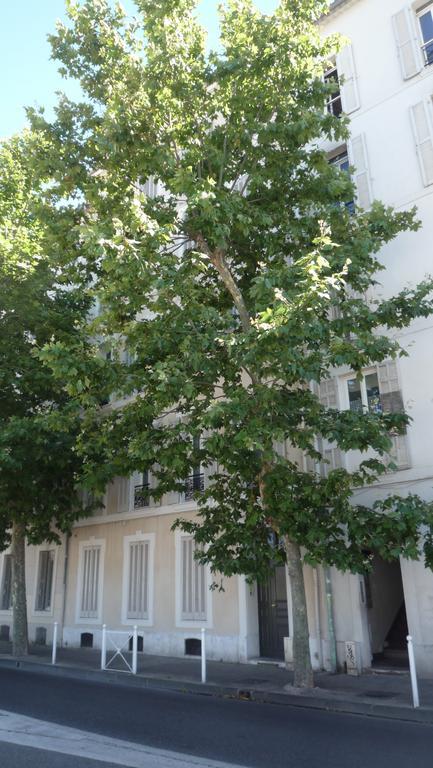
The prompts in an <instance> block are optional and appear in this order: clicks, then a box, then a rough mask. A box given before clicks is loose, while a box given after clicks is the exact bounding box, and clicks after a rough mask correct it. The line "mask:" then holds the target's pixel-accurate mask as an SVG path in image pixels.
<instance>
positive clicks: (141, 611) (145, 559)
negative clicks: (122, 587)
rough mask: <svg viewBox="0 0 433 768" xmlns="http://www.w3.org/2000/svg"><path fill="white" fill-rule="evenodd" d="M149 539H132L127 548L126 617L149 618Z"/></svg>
mask: <svg viewBox="0 0 433 768" xmlns="http://www.w3.org/2000/svg"><path fill="white" fill-rule="evenodd" d="M149 557H150V542H149V541H133V542H130V544H129V549H128V559H129V562H128V585H127V590H128V592H127V594H128V602H127V609H126V618H127V619H148V618H149Z"/></svg>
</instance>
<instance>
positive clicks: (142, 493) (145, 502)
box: [134, 483, 149, 509]
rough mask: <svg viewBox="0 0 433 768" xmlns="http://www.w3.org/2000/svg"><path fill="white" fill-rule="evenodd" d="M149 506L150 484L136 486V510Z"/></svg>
mask: <svg viewBox="0 0 433 768" xmlns="http://www.w3.org/2000/svg"><path fill="white" fill-rule="evenodd" d="M148 506H149V483H144V484H143V485H134V509H141V507H148Z"/></svg>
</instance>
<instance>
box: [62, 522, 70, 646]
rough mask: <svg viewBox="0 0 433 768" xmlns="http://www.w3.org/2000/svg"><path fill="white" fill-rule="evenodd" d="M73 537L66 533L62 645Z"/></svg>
mask: <svg viewBox="0 0 433 768" xmlns="http://www.w3.org/2000/svg"><path fill="white" fill-rule="evenodd" d="M70 538H71V534H70V533H67V534H66V541H65V566H64V569H63V605H62V636H61V645H63V628H64V626H65V614H66V592H67V587H68V564H69V540H70Z"/></svg>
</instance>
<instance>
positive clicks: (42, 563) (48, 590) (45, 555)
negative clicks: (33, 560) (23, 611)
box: [35, 549, 55, 611]
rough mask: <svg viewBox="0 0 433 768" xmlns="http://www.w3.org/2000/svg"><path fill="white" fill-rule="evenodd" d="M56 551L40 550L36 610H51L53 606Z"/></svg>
mask: <svg viewBox="0 0 433 768" xmlns="http://www.w3.org/2000/svg"><path fill="white" fill-rule="evenodd" d="M54 558H55V552H54V550H53V549H47V550H41V551H40V552H39V566H38V578H37V588H36V602H35V610H36V611H49V610H50V608H51V595H52V591H53V572H54Z"/></svg>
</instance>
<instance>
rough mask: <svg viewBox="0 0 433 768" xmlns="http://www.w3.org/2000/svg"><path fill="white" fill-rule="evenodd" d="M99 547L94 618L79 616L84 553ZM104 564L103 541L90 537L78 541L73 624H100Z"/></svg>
mask: <svg viewBox="0 0 433 768" xmlns="http://www.w3.org/2000/svg"><path fill="white" fill-rule="evenodd" d="M96 547H99V549H100V555H99V573H98V593H97V594H98V602H97V612H96V616H82V615H81V591H82V588H83V577H84V573H83V568H84V551H85V549H90V548H96ZM104 562H105V539H96V538H94V537H90V539H87V540H86V541H80V543H79V545H78V568H77V584H76V590H77V594H76V609H75V623H76V624H86V625H87V624H89V625H93V624H101V621H102V612H103V611H102V609H103V601H104Z"/></svg>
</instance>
